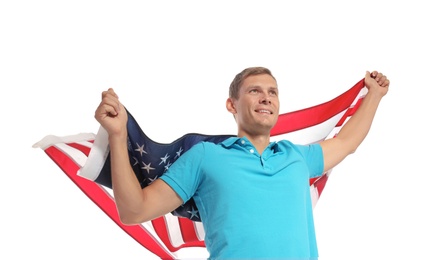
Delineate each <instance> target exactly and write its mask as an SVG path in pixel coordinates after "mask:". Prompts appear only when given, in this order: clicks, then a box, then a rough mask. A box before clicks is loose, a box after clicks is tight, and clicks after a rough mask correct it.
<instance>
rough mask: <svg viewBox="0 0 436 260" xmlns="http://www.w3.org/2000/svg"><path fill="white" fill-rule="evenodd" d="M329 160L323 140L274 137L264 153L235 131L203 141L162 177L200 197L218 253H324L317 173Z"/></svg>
mask: <svg viewBox="0 0 436 260" xmlns="http://www.w3.org/2000/svg"><path fill="white" fill-rule="evenodd" d="M323 168H324V161H323V155H322V149H321V146H320V145H319V144H312V145H296V144H293V143H291V142H289V141H287V140H283V141H279V142H271V143H270V145H269V146H268V147H267V148H266V149H265V151H264V152H263V153H262V155H259V153H258V152H257V151H256V149H255V147H254V146H253V145H252V144H251V142H250V141H249V140H248V139H247V138H245V137H243V138H237V137H231V138H229V139H226V140H225V141H223V142H221V143H219V144H214V143H210V142H201V143H198V144H196V145H195V146H193V147H192V148H191V149H189V150H188V151H187V152H186V153H185V154H184V155H182V156H181V157H180V158H179V159H178V160H177V161H176V162H175V163H174V164H173V165H172V166H171V167H170V168H169V169H168V171H167V172H166V173H165V174H164V175H163V176H162V177H161V179H162V180H163V181H165V182H166V183H167V184H168V185H169V186H171V187H172V189H173V190H174V191H175V192H176V193H177V194H178V195H179V196H180V197H181V198H182V199H183V201H184V202H186V201H187V200H189V199H190V198H191V197H193V199H194V201H195V203H196V205H197V207H198V210H199V213H200V216H201V219H202V222H203V226H204V230H205V244H206V248H207V250H208V251H209V253H210V259H262V258H263V259H266V258H269V259H271V258H275V259H277V258H278V259H317V257H318V249H317V245H316V238H315V229H314V221H313V212H312V201H311V197H310V186H309V179H310V178H312V177H316V176H320V175H321V174H322V173H323Z"/></svg>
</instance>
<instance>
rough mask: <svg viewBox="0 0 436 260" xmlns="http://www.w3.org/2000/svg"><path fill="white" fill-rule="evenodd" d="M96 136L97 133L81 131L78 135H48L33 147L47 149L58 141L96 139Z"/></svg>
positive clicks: (73, 141)
mask: <svg viewBox="0 0 436 260" xmlns="http://www.w3.org/2000/svg"><path fill="white" fill-rule="evenodd" d="M94 138H95V134H93V133H81V134H77V135H68V136H55V135H47V136H45V137H44V138H42V139H41V140H40V141H39V142H37V143H35V144H34V145H32V147H33V148H41V149H43V150H45V149H47V148H48V147H50V146H53V145H55V144H58V143H78V142H81V141H88V140H94Z"/></svg>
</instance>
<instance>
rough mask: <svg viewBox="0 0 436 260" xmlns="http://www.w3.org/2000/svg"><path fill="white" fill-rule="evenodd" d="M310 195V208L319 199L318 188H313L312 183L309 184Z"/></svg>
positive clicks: (313, 206)
mask: <svg viewBox="0 0 436 260" xmlns="http://www.w3.org/2000/svg"><path fill="white" fill-rule="evenodd" d="M310 197H311V199H312V208H315V206H316V203H317V202H318V199H319V193H318V189H317V188H315V186H314V185H313V184H312V185H310Z"/></svg>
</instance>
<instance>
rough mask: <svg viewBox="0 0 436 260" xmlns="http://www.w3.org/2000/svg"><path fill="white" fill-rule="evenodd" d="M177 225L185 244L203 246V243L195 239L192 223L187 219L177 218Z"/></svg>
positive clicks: (195, 233)
mask: <svg viewBox="0 0 436 260" xmlns="http://www.w3.org/2000/svg"><path fill="white" fill-rule="evenodd" d="M179 225H180V230H181V232H182V237H183V241H185V243H189V244H191V246H204V241H200V240H199V239H198V237H197V232H196V229H195V224H194V221H192V220H190V219H187V218H179Z"/></svg>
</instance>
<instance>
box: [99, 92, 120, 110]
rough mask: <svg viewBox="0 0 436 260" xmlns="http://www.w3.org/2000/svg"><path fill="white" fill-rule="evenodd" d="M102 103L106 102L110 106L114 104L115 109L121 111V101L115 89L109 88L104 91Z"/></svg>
mask: <svg viewBox="0 0 436 260" xmlns="http://www.w3.org/2000/svg"><path fill="white" fill-rule="evenodd" d="M101 96H102V98H101V99H102V100H101V103H102V104H106V105H109V106H113V107H114V109H115V111H117V112H119V111H120V109H121V103H120V101H119V99H118V95H117V94H116V93H115V92H114V91H113V89H109V90H107V91H103V92H102V94H101Z"/></svg>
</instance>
